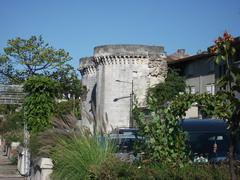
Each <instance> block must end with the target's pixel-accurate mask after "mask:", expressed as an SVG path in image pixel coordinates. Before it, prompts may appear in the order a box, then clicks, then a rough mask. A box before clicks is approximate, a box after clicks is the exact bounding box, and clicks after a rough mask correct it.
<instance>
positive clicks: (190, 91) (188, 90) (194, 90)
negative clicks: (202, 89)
mask: <svg viewBox="0 0 240 180" xmlns="http://www.w3.org/2000/svg"><path fill="white" fill-rule="evenodd" d="M186 92H187V93H191V94H195V93H196V88H195V86H188V87H187V88H186Z"/></svg>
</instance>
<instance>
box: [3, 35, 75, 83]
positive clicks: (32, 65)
mask: <svg viewBox="0 0 240 180" xmlns="http://www.w3.org/2000/svg"><path fill="white" fill-rule="evenodd" d="M70 59H71V57H70V56H69V53H67V52H65V50H63V49H59V50H56V49H54V48H53V47H51V46H49V45H48V44H47V43H45V42H44V40H43V38H42V37H41V36H39V37H37V36H31V37H30V38H29V39H22V38H19V37H17V38H16V39H11V40H9V41H8V43H7V47H6V48H4V53H3V54H2V55H0V74H1V75H3V76H4V77H7V78H8V80H9V81H10V82H12V83H22V82H23V81H24V80H26V79H27V78H28V77H30V76H33V75H39V74H41V75H47V76H49V75H51V74H52V73H53V72H55V71H56V70H58V69H59V68H61V66H62V65H63V64H64V63H65V62H67V61H69V60H70Z"/></svg>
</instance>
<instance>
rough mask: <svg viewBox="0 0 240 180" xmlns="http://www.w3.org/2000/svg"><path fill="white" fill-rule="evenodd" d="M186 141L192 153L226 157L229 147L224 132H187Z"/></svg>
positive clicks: (210, 156)
mask: <svg viewBox="0 0 240 180" xmlns="http://www.w3.org/2000/svg"><path fill="white" fill-rule="evenodd" d="M187 134H188V142H189V145H190V149H191V152H192V155H195V154H197V155H203V156H207V157H208V159H211V158H213V157H226V156H227V153H228V147H229V138H228V136H227V135H226V133H206V132H189V133H187Z"/></svg>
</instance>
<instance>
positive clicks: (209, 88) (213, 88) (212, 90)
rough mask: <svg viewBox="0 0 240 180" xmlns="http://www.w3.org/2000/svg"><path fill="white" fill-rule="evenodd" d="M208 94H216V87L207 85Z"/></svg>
mask: <svg viewBox="0 0 240 180" xmlns="http://www.w3.org/2000/svg"><path fill="white" fill-rule="evenodd" d="M206 92H207V93H209V94H213V95H214V94H215V85H214V84H207V85H206Z"/></svg>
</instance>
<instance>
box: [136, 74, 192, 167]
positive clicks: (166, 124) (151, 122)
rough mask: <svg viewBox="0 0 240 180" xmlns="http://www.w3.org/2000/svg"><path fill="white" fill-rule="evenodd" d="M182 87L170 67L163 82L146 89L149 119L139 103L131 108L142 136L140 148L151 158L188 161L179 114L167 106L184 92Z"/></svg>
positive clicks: (168, 162) (177, 162)
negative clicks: (147, 91) (175, 113)
mask: <svg viewBox="0 0 240 180" xmlns="http://www.w3.org/2000/svg"><path fill="white" fill-rule="evenodd" d="M176 80H178V83H176ZM185 87H186V86H185V82H184V79H183V78H182V77H180V76H179V75H178V73H176V72H174V71H172V70H171V71H169V73H168V77H167V78H166V81H165V83H160V84H158V85H157V86H156V87H154V88H152V89H150V90H149V93H148V95H149V96H148V106H149V108H150V115H148V118H147V119H148V120H146V117H145V115H144V113H143V112H141V110H140V109H139V108H138V107H135V109H134V118H135V120H136V122H137V125H138V127H139V129H140V132H141V134H142V135H143V136H144V143H143V144H142V149H143V151H144V152H145V153H146V155H147V157H148V158H149V159H151V160H152V161H154V162H157V163H160V164H166V165H170V166H183V165H184V163H186V162H188V147H187V146H186V144H185V134H184V132H183V131H182V129H181V128H180V125H179V118H177V117H176V116H174V114H173V112H172V111H171V109H169V108H168V102H170V101H171V100H172V99H174V97H176V95H178V94H179V92H183V91H184V90H185Z"/></svg>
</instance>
